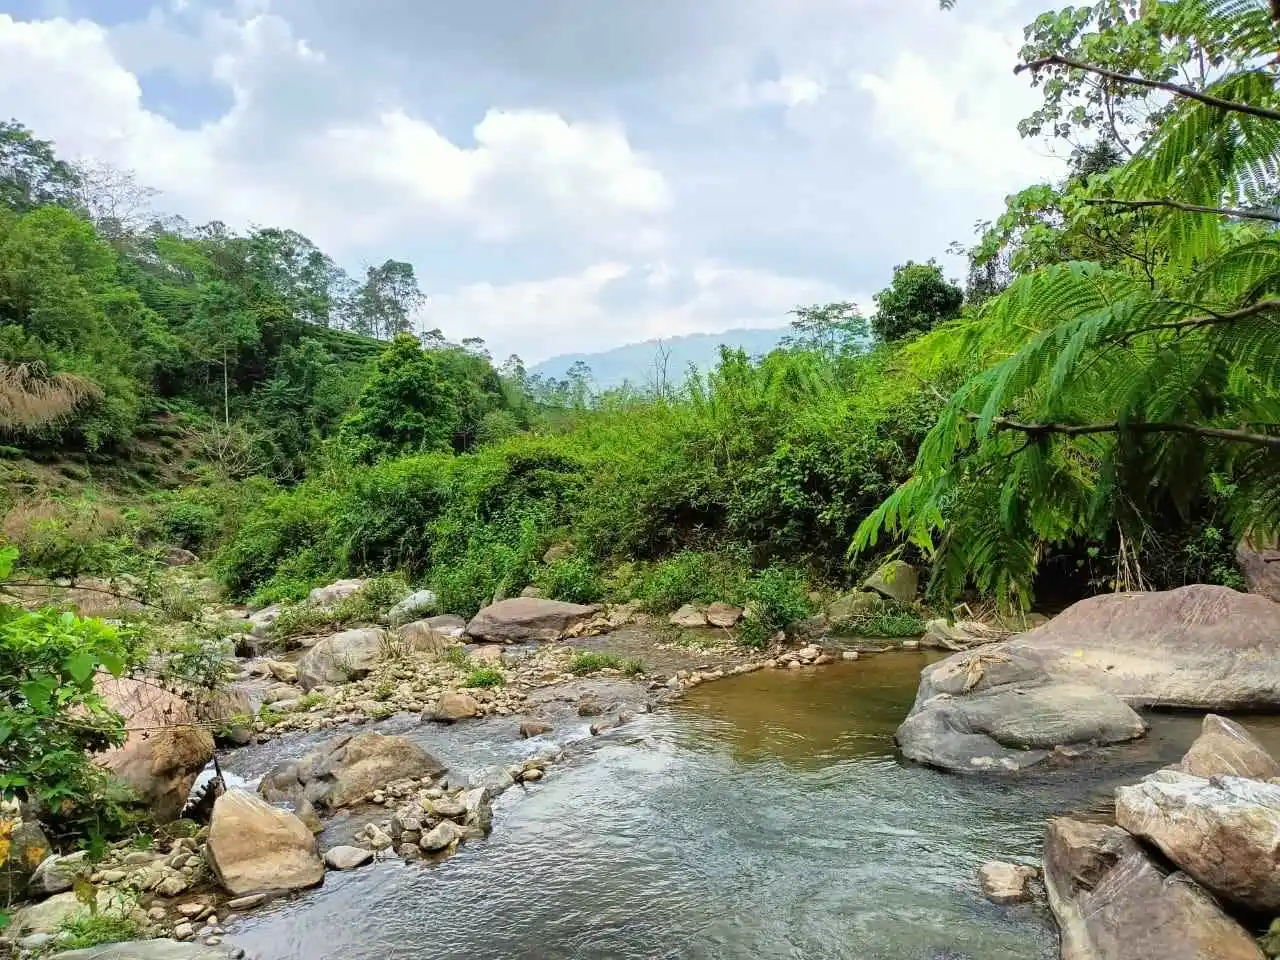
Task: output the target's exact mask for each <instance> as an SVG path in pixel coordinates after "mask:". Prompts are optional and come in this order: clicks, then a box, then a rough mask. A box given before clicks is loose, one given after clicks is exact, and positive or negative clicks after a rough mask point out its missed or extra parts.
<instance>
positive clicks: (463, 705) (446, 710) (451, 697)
mask: <svg viewBox="0 0 1280 960" xmlns="http://www.w3.org/2000/svg"><path fill="white" fill-rule="evenodd" d="M481 713H483V711H482V710H481V709H480V704H478V703H477V702H476V699H475V697H473V696H471V694H469V693H463V692H461V691H455V692H452V693H446V694H444V695H443V696H442V697H441V698H440V702H439V703H437V704H436V709H435V713H434V714H432V719H434V720H440V721H442V722H444V723H452V722H453V721H455V720H466V719H468V718H470V717H478V716H480V715H481Z"/></svg>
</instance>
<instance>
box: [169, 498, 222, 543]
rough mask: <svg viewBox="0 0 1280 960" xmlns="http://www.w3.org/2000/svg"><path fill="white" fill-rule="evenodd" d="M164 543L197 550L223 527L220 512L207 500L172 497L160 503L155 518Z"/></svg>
mask: <svg viewBox="0 0 1280 960" xmlns="http://www.w3.org/2000/svg"><path fill="white" fill-rule="evenodd" d="M155 522H156V525H157V526H158V528H159V531H160V534H161V537H162V538H163V540H164V542H165V543H166V544H170V545H172V546H177V547H184V548H186V549H187V550H195V551H200V550H202V549H203V548H204V546H205V544H207V543H210V542H212V541H213V540H214V539H215V538H216V537H217V536H218V533H219V531H220V530H221V528H222V515H221V514H220V513H219V511H218V509H217V508H216V507H214V506H212V505H211V504H207V503H193V502H192V501H190V500H184V499H174V500H171V501H169V502H168V503H166V504H164V505H163V506H161V507H160V509H159V510H158V511H157V514H156V518H155Z"/></svg>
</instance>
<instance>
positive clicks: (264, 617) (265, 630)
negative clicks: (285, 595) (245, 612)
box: [247, 603, 284, 639]
mask: <svg viewBox="0 0 1280 960" xmlns="http://www.w3.org/2000/svg"><path fill="white" fill-rule="evenodd" d="M283 609H284V608H283V607H282V606H281V605H280V604H278V603H273V604H272V605H271V606H269V607H263V608H262V609H261V610H257V611H255V612H254V613H251V614H249V618H248V621H247V622H248V624H249V633H250V634H251V635H252V636H254V637H258V638H259V639H261V638H262V637H265V636H266V635H267V634H269V633H270V632H271V628H272V627H274V626H275V623H276V621H277V620H279V619H280V612H281V611H282V610H283Z"/></svg>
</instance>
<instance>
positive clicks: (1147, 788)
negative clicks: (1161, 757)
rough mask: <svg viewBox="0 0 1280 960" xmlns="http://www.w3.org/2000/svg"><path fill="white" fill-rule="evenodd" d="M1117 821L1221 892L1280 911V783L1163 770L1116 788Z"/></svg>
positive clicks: (1252, 905)
mask: <svg viewBox="0 0 1280 960" xmlns="http://www.w3.org/2000/svg"><path fill="white" fill-rule="evenodd" d="M1116 822H1117V823H1119V824H1120V826H1122V827H1124V828H1125V829H1126V830H1128V831H1129V832H1130V833H1132V834H1134V835H1135V836H1138V837H1141V838H1143V839H1144V840H1147V841H1149V842H1150V843H1152V844H1154V845H1155V846H1157V847H1159V848H1160V850H1161V852H1162V853H1164V855H1165V856H1167V857H1168V858H1169V859H1170V860H1172V861H1173V862H1174V863H1176V864H1177V865H1178V866H1179V867H1181V868H1182V870H1183V871H1184V872H1185V873H1186V874H1187V875H1188V876H1190V877H1193V878H1194V879H1195V880H1196V881H1198V882H1199V883H1200V884H1202V885H1203V886H1205V887H1207V888H1208V889H1210V890H1212V891H1213V892H1214V893H1216V894H1218V895H1219V896H1221V897H1224V898H1225V899H1227V900H1231V901H1234V902H1236V903H1239V904H1241V905H1243V906H1246V907H1248V908H1250V909H1252V910H1256V911H1258V912H1265V913H1267V914H1268V915H1269V916H1274V915H1275V914H1277V913H1280V785H1276V784H1270V783H1260V782H1258V781H1257V780H1249V779H1246V778H1244V777H1212V778H1208V779H1206V778H1204V777H1194V776H1191V775H1190V774H1186V773H1181V772H1179V771H1173V770H1161V771H1159V772H1158V773H1154V774H1152V775H1151V776H1149V777H1147V778H1146V779H1144V780H1143V781H1142V782H1141V783H1137V784H1134V785H1133V786H1131V787H1120V788H1119V789H1118V790H1116Z"/></svg>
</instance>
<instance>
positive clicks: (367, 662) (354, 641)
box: [298, 627, 386, 690]
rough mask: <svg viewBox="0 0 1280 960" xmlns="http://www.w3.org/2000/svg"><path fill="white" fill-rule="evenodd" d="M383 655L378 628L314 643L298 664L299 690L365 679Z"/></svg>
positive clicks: (337, 635) (380, 632) (344, 632)
mask: <svg viewBox="0 0 1280 960" xmlns="http://www.w3.org/2000/svg"><path fill="white" fill-rule="evenodd" d="M385 652H386V644H385V642H384V639H383V632H382V630H380V629H378V628H377V627H362V628H360V629H358V630H343V631H342V632H341V633H335V634H334V635H333V636H330V637H325V638H324V639H323V640H320V641H319V642H318V643H316V645H315V646H313V647H312V648H311V649H310V650H308V651H307V652H306V653H305V654H304V655H303V657H302V659H301V660H299V661H298V686H300V687H302V689H303V690H313V689H314V688H316V687H320V686H325V685H332V684H339V683H349V682H351V681H352V680H359V679H360V678H362V677H367V676H368V675H369V674H371V673H372V672H373V671H374V669H375V668H376V667H377V666H378V663H379V662H380V661H381V660H382V659H383V655H384V653H385Z"/></svg>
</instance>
